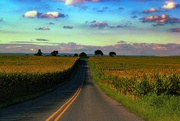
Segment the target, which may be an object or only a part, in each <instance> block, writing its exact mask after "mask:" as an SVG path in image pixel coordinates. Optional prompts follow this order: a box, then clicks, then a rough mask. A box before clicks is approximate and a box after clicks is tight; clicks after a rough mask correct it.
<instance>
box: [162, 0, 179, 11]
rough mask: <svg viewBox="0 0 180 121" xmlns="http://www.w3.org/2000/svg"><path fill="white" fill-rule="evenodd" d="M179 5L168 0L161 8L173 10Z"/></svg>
mask: <svg viewBox="0 0 180 121" xmlns="http://www.w3.org/2000/svg"><path fill="white" fill-rule="evenodd" d="M176 7H178V4H177V3H175V2H173V1H172V0H171V1H170V0H168V1H166V2H165V5H163V6H161V9H165V10H171V9H174V8H176Z"/></svg>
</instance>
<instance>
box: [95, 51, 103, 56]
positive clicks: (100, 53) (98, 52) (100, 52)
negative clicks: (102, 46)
mask: <svg viewBox="0 0 180 121" xmlns="http://www.w3.org/2000/svg"><path fill="white" fill-rule="evenodd" d="M94 54H95V55H97V56H99V55H100V56H103V55H104V54H103V52H102V51H101V50H96V51H94Z"/></svg>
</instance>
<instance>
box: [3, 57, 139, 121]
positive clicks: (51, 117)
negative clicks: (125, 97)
mask: <svg viewBox="0 0 180 121" xmlns="http://www.w3.org/2000/svg"><path fill="white" fill-rule="evenodd" d="M0 121H142V119H141V118H139V117H137V116H136V115H134V114H133V113H130V112H129V111H128V110H127V109H125V108H124V107H123V106H121V104H119V103H118V102H116V101H114V100H113V99H111V98H109V97H108V96H106V95H105V94H104V93H103V92H101V91H100V90H99V89H98V87H96V85H95V84H94V82H93V78H92V74H91V71H90V68H89V66H88V65H87V63H86V61H83V60H82V61H81V62H80V63H79V65H78V67H77V71H76V72H75V74H74V76H73V77H72V78H71V81H70V82H68V83H67V84H65V85H63V86H60V87H58V88H57V89H56V90H54V91H53V92H50V93H48V94H45V95H43V96H41V97H38V98H36V99H33V100H30V101H27V102H23V103H20V104H17V105H14V106H10V107H8V108H4V109H0Z"/></svg>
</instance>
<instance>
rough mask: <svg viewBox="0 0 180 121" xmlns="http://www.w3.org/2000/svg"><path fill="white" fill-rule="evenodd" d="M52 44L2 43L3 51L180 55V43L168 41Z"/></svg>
mask: <svg viewBox="0 0 180 121" xmlns="http://www.w3.org/2000/svg"><path fill="white" fill-rule="evenodd" d="M49 44H50V45H35V44H0V52H1V53H7V52H9V53H12V52H16V53H35V51H36V50H38V49H41V51H42V52H43V53H50V52H52V51H53V50H58V51H59V53H81V52H85V53H87V54H94V51H95V50H97V49H100V50H102V51H103V53H104V54H105V55H108V53H109V52H110V51H114V52H116V54H117V55H158V56H172V55H180V44H174V43H167V44H155V43H132V42H126V41H120V42H118V43H117V44H115V45H109V46H91V45H79V44H77V43H73V42H70V43H59V44H58V43H56V44H55V43H49Z"/></svg>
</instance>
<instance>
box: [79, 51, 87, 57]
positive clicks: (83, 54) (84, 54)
mask: <svg viewBox="0 0 180 121" xmlns="http://www.w3.org/2000/svg"><path fill="white" fill-rule="evenodd" d="M79 56H80V57H87V55H86V53H85V52H82V53H80V54H79Z"/></svg>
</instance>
